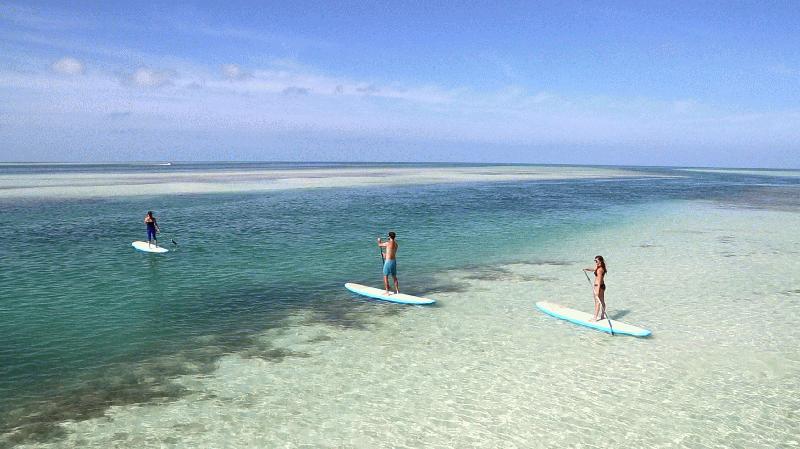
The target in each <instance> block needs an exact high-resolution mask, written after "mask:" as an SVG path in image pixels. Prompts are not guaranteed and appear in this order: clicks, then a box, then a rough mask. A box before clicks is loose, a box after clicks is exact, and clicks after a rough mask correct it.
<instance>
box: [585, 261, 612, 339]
mask: <svg viewBox="0 0 800 449" xmlns="http://www.w3.org/2000/svg"><path fill="white" fill-rule="evenodd" d="M583 274H584V275H585V276H586V280H587V281H588V282H589V287H590V288H591V289H592V299H595V294H594V284H593V283H592V280H591V279H589V275H588V274H586V272H585V271H584V272H583ZM596 301H600V298H597V299H596ZM600 307H601V308H602V310H603V315H605V316H606V320H608V328H609V329H611V335H614V328H613V327H612V326H611V317H609V316H608V312H606V305H605V303H604V302H603V301H600Z"/></svg>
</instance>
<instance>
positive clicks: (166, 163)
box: [156, 162, 172, 166]
mask: <svg viewBox="0 0 800 449" xmlns="http://www.w3.org/2000/svg"><path fill="white" fill-rule="evenodd" d="M156 165H164V166H169V165H172V162H159V163H158V164H156Z"/></svg>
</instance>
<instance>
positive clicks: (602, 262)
mask: <svg viewBox="0 0 800 449" xmlns="http://www.w3.org/2000/svg"><path fill="white" fill-rule="evenodd" d="M594 260H596V261H598V262H600V266H601V267H603V274H608V268H606V261H605V260H603V256H594Z"/></svg>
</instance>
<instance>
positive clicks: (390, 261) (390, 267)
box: [378, 232, 400, 294]
mask: <svg viewBox="0 0 800 449" xmlns="http://www.w3.org/2000/svg"><path fill="white" fill-rule="evenodd" d="M378 246H379V247H381V248H383V249H385V250H386V252H385V254H384V260H383V287H384V289H385V290H386V293H387V294H388V293H389V276H390V275H391V276H392V278H394V292H395V293H400V283H399V282H398V281H397V260H396V257H397V248H398V247H399V245H398V244H397V240H395V234H394V232H389V240H387V241H385V242H384V241H382V240H381V238H380V237H378Z"/></svg>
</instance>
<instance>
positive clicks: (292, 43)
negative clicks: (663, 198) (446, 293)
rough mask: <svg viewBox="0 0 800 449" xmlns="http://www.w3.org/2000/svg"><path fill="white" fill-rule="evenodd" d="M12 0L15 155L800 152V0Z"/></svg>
mask: <svg viewBox="0 0 800 449" xmlns="http://www.w3.org/2000/svg"><path fill="white" fill-rule="evenodd" d="M126 3H128V2H124V3H119V4H115V3H114V2H53V3H50V2H26V3H15V2H3V1H2V0H0V160H3V161H119V160H301V161H307V160H318V161H343V160H352V161H462V162H532V163H578V164H622V165H625V164H630V165H682V166H735V167H776V168H789V167H794V168H800V51H798V49H799V48H800V32H798V28H797V24H798V23H800V2H796V1H794V2H745V1H725V2H711V1H702V2H701V1H692V2H675V1H664V2H656V1H646V2H642V1H631V2H569V1H559V2H459V3H463V4H459V3H455V2H452V3H444V2H442V3H433V2H399V1H392V2H386V3H378V2H370V3H367V2H302V1H293V2H285V3H278V2H274V3H263V2H259V3H256V2H252V3H251V2H238V1H229V2H224V3H221V2H209V3H208V4H203V3H194V4H192V5H180V6H175V5H173V4H172V3H171V2H169V3H145V2H136V4H135V5H130V4H126Z"/></svg>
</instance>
